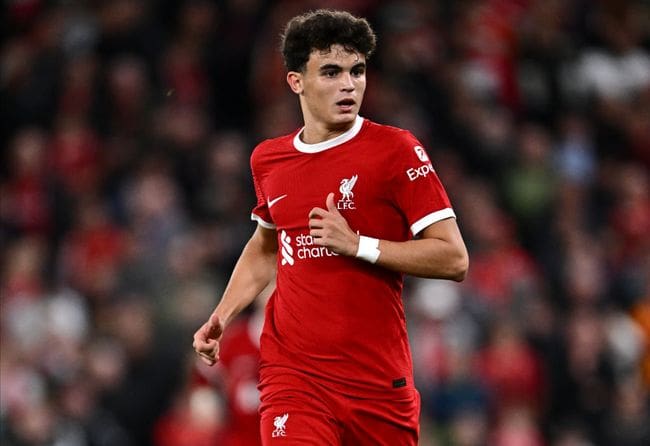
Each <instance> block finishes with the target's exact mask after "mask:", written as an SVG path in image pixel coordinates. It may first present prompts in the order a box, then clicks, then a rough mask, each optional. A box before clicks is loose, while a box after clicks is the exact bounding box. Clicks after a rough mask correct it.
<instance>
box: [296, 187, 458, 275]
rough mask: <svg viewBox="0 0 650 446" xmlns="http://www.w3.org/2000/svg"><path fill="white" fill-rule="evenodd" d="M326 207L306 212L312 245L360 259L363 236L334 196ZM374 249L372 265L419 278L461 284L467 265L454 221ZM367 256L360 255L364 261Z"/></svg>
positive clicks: (431, 226) (379, 244) (381, 244)
mask: <svg viewBox="0 0 650 446" xmlns="http://www.w3.org/2000/svg"><path fill="white" fill-rule="evenodd" d="M326 207H327V209H323V208H319V207H316V208H314V209H312V210H311V212H310V213H309V228H310V234H311V236H312V237H313V238H314V243H315V244H317V245H321V246H325V247H327V248H328V249H330V250H331V251H334V252H336V253H337V254H340V255H345V256H350V257H359V255H360V254H362V253H363V251H364V250H363V249H362V250H361V252H360V250H359V245H360V242H361V241H362V240H361V238H362V237H361V236H360V235H359V234H357V233H355V232H354V231H353V230H352V229H351V228H350V226H349V225H348V222H347V221H346V220H345V217H343V215H341V213H340V212H339V211H338V209H337V208H336V205H335V203H334V194H329V195H328V196H327V199H326ZM376 249H378V252H376V251H375V252H376V254H378V257H376V258H372V260H374V263H375V264H377V265H380V266H383V267H384V268H388V269H391V270H394V271H399V272H401V273H405V274H410V275H413V276H418V277H427V278H431V279H450V280H455V281H461V280H463V279H464V278H465V275H466V273H467V268H468V266H469V256H468V254H467V248H466V247H465V242H464V241H463V237H462V236H461V234H460V230H459V229H458V225H457V224H456V219H455V218H446V219H444V220H440V221H438V222H436V223H433V224H431V225H429V226H427V227H426V228H424V229H423V230H422V231H421V233H420V238H418V239H416V240H408V241H404V242H394V241H389V240H379V241H378V246H377V247H376ZM367 257H368V256H364V255H362V258H366V260H367ZM360 261H364V260H361V259H360Z"/></svg>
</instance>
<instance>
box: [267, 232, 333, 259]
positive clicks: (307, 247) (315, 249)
mask: <svg viewBox="0 0 650 446" xmlns="http://www.w3.org/2000/svg"><path fill="white" fill-rule="evenodd" d="M292 242H293V243H292ZM280 243H281V244H282V248H281V249H280V255H281V256H282V260H281V261H280V263H281V264H282V266H284V265H289V266H293V265H294V264H295V262H296V258H297V259H298V260H306V259H319V258H321V257H335V256H338V254H337V253H335V252H334V251H330V250H329V249H327V248H326V247H324V246H319V245H316V244H315V243H314V237H312V236H311V235H309V234H298V235H297V236H296V238H295V239H294V240H292V239H291V237H290V236H289V235H288V234H287V232H286V231H285V230H284V229H283V230H282V231H281V232H280ZM294 247H295V248H294Z"/></svg>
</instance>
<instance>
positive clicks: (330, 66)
mask: <svg viewBox="0 0 650 446" xmlns="http://www.w3.org/2000/svg"><path fill="white" fill-rule="evenodd" d="M356 68H366V63H365V62H359V63H356V64H354V65H352V68H350V70H354V69H356ZM327 70H337V71H341V70H343V67H341V66H340V65H337V64H333V63H328V64H325V65H323V66H321V67H319V68H318V71H321V72H322V71H327Z"/></svg>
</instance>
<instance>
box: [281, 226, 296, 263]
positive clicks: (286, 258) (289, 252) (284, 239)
mask: <svg viewBox="0 0 650 446" xmlns="http://www.w3.org/2000/svg"><path fill="white" fill-rule="evenodd" d="M280 243H281V244H282V249H281V250H280V254H281V255H282V265H286V264H289V265H293V263H294V260H293V248H292V247H291V237H289V235H288V234H287V231H285V230H284V229H283V230H282V232H281V233H280Z"/></svg>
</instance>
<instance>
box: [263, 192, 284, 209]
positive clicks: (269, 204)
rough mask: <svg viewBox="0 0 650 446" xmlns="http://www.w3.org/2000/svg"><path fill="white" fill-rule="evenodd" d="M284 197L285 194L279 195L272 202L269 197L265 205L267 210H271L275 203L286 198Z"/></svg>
mask: <svg viewBox="0 0 650 446" xmlns="http://www.w3.org/2000/svg"><path fill="white" fill-rule="evenodd" d="M286 197H287V194H284V195H280V196H279V197H276V198H274V199H273V200H271V197H269V198H268V199H267V204H268V206H269V209H271V208H272V207H273V205H274V204H275V203H277V202H278V201H280V200H282V199H283V198H286Z"/></svg>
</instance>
